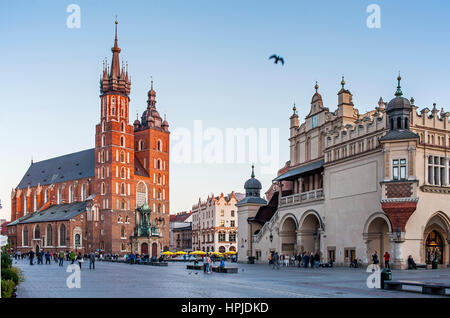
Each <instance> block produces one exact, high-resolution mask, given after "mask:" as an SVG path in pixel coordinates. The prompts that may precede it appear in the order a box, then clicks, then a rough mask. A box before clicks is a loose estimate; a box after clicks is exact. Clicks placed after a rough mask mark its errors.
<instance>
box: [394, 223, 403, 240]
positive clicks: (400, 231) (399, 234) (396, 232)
mask: <svg viewBox="0 0 450 318" xmlns="http://www.w3.org/2000/svg"><path fill="white" fill-rule="evenodd" d="M395 235H397V239H400V236H402V229H401V228H400V226H397V230H396V231H395Z"/></svg>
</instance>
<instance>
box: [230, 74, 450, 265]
mask: <svg viewBox="0 0 450 318" xmlns="http://www.w3.org/2000/svg"><path fill="white" fill-rule="evenodd" d="M397 80H398V86H397V90H396V92H395V96H394V98H393V99H392V100H390V101H389V102H388V103H385V102H384V101H383V99H382V98H380V100H379V101H378V106H377V107H374V109H373V110H371V111H368V112H367V113H364V114H361V113H359V111H358V110H357V109H356V108H355V106H354V105H353V102H352V94H351V92H350V91H349V90H348V89H347V88H345V82H344V79H342V82H341V85H342V88H341V89H340V91H339V92H338V94H337V95H338V103H337V108H336V109H335V110H334V111H330V109H329V108H327V107H325V106H324V105H323V102H322V96H321V95H320V94H319V92H318V88H319V87H318V85H317V84H316V86H315V89H316V92H315V93H314V95H313V97H312V100H311V106H310V111H309V114H308V115H307V116H306V118H305V121H304V122H303V123H300V122H299V118H298V115H297V112H296V109H295V106H294V109H293V111H294V112H293V114H292V116H291V117H290V138H289V141H290V160H289V161H288V162H287V164H286V166H285V167H284V168H283V169H281V170H280V171H279V172H278V174H277V177H276V178H275V179H274V180H273V184H272V185H271V188H270V189H269V191H268V192H267V194H269V195H268V197H267V202H266V201H265V200H263V199H261V198H260V197H259V190H260V189H261V185H260V183H259V181H258V182H256V181H257V180H256V179H255V178H254V176H252V178H251V179H250V180H249V181H247V182H246V184H245V188H246V193H247V194H246V198H245V199H244V200H242V201H240V202H238V204H237V206H238V217H239V220H238V224H239V230H238V244H239V258H238V259H239V261H246V260H247V257H248V256H254V257H256V261H257V262H267V259H268V256H269V254H270V253H271V252H274V251H277V252H278V253H280V254H284V255H289V256H290V255H298V254H299V253H300V252H302V251H305V252H312V253H315V252H319V253H320V255H321V262H327V261H329V260H330V259H332V260H333V261H335V263H336V264H337V265H348V264H349V263H350V262H351V261H352V260H353V259H355V258H357V259H358V260H361V262H362V263H364V264H368V263H370V262H371V261H372V258H371V255H372V254H373V253H374V252H375V251H377V253H378V255H379V258H380V259H381V258H382V256H383V254H384V253H385V252H386V251H388V252H389V253H390V254H391V263H393V265H394V267H396V268H405V267H406V266H407V258H408V256H409V255H412V257H413V258H414V260H415V261H416V263H422V264H424V263H428V264H429V263H431V262H432V260H433V259H435V258H436V259H437V260H438V262H439V264H440V266H447V265H448V264H449V260H450V258H449V254H450V251H449V241H450V204H449V202H450V124H449V116H450V114H449V113H448V112H444V110H443V109H441V110H440V111H439V110H438V108H437V106H436V104H433V106H432V107H431V110H430V109H429V108H427V107H425V108H423V109H421V110H419V107H418V106H416V105H415V101H414V99H413V98H411V99H407V98H404V97H403V92H402V89H401V86H400V81H401V78H400V76H399V77H398V79H397ZM255 180H256V181H255Z"/></svg>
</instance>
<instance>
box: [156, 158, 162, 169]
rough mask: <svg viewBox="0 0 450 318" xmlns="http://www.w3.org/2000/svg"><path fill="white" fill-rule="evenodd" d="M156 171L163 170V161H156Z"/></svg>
mask: <svg viewBox="0 0 450 318" xmlns="http://www.w3.org/2000/svg"><path fill="white" fill-rule="evenodd" d="M156 169H161V160H160V159H158V160H157V161H156Z"/></svg>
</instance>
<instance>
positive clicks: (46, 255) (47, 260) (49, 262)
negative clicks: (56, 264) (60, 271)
mask: <svg viewBox="0 0 450 318" xmlns="http://www.w3.org/2000/svg"><path fill="white" fill-rule="evenodd" d="M47 264H51V259H50V252H49V251H47V253H45V265H47Z"/></svg>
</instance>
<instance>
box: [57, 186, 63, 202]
mask: <svg viewBox="0 0 450 318" xmlns="http://www.w3.org/2000/svg"><path fill="white" fill-rule="evenodd" d="M61 201H62V191H61V189H58V192H57V193H56V202H57V203H58V204H61Z"/></svg>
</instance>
